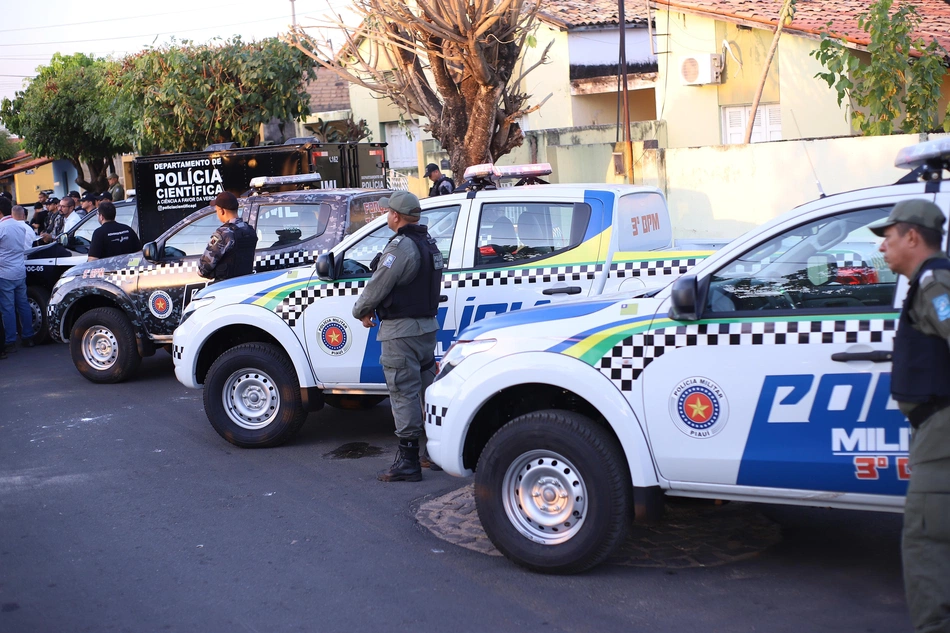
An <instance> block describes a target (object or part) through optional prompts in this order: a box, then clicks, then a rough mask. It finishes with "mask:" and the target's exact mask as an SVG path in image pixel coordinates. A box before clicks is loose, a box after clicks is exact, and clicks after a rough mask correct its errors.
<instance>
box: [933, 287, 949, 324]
mask: <svg viewBox="0 0 950 633" xmlns="http://www.w3.org/2000/svg"><path fill="white" fill-rule="evenodd" d="M931 303H933V306H934V310H936V311H937V318H938V319H940V320H941V321H946V320H947V319H950V296H948V295H947V293H943V294H942V295H938V296H936V297H934V298H933V299H932V300H931Z"/></svg>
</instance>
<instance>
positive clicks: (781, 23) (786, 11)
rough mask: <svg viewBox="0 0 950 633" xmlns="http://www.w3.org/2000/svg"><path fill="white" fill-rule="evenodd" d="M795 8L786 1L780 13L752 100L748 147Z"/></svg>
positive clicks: (789, 0)
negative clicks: (776, 53)
mask: <svg viewBox="0 0 950 633" xmlns="http://www.w3.org/2000/svg"><path fill="white" fill-rule="evenodd" d="M794 6H795V0H785V3H784V4H783V5H782V10H781V12H779V15H778V26H776V27H775V36H774V37H773V38H772V46H770V47H769V54H768V56H766V58H765V68H763V69H762V78H761V79H760V80H759V87H758V88H757V89H756V91H755V98H754V99H753V100H752V112H750V113H749V123H748V124H747V125H746V128H745V141H744V142H745V144H746V145H748V144H749V143H750V142H752V128H753V127H754V126H755V112H756V110H758V109H759V101H760V100H761V99H762V91H763V90H765V81H766V79H768V76H769V68H770V67H771V66H772V58H773V57H775V51H776V49H777V48H778V41H779V38H780V37H782V31H783V30H784V29H785V20H786V18H787V19H788V20H789V21H791V17H792V15H793V14H794ZM766 127H767V126H766Z"/></svg>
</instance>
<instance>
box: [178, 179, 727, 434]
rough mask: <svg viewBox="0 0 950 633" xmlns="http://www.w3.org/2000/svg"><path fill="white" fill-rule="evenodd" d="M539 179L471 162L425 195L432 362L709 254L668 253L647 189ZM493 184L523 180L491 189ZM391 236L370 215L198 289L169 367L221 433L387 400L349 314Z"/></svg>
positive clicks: (667, 232) (362, 331) (664, 220)
mask: <svg viewBox="0 0 950 633" xmlns="http://www.w3.org/2000/svg"><path fill="white" fill-rule="evenodd" d="M547 173H550V166H548V165H543V164H542V165H533V166H512V167H496V166H492V165H479V166H474V167H471V168H469V170H468V171H467V172H466V174H465V178H466V184H465V185H464V186H465V187H466V188H467V189H468V190H467V191H465V192H457V193H454V194H450V195H445V196H439V197H434V198H429V199H425V200H423V201H422V220H421V221H422V222H423V223H424V224H425V225H426V226H427V228H428V231H429V234H430V235H431V236H432V237H433V238H434V239H435V240H436V242H437V243H438V245H439V247H440V248H441V250H442V255H443V257H444V260H445V262H446V267H445V271H444V274H443V289H442V293H443V294H442V297H441V304H440V307H439V312H438V320H439V324H440V330H439V335H438V346H437V349H436V356H441V355H442V354H443V353H444V351H445V350H447V349H448V347H449V346H450V345H451V344H452V342H453V341H454V340H455V339H456V338H457V333H458V332H460V331H462V330H464V329H465V328H466V327H468V326H469V325H470V324H473V323H474V324H478V323H479V322H481V321H482V320H483V319H485V318H486V317H489V316H492V315H497V314H502V313H507V312H512V313H518V312H519V311H520V310H522V309H525V308H528V307H530V306H536V305H543V304H549V303H550V304H556V305H559V304H563V303H565V302H566V301H568V300H570V299H572V298H579V297H587V296H591V295H600V294H602V293H604V292H615V291H620V290H625V291H633V290H634V289H638V288H641V289H642V288H644V287H646V286H649V285H653V284H657V283H659V284H660V285H663V284H664V283H665V282H667V281H669V280H671V279H673V278H674V277H676V276H679V275H681V274H683V273H685V272H686V271H688V270H689V269H690V268H691V267H693V266H695V265H696V264H697V263H698V262H700V261H701V260H702V259H703V258H705V257H706V256H708V255H709V254H710V253H711V252H712V251H711V250H709V244H706V245H705V248H704V249H703V250H677V251H674V250H671V249H672V230H671V227H670V220H669V215H668V213H667V209H666V201H665V199H664V197H663V195H662V193H661V192H660V191H659V190H657V189H655V188H651V187H642V186H633V185H605V184H528V183H536V182H537V180H539V179H540V176H541V175H544V174H547ZM493 178H501V179H502V181H504V180H505V179H506V178H520V179H521V180H523V181H525V183H526V184H528V186H515V187H501V188H496V187H495V183H494V180H493ZM391 237H392V231H391V230H390V229H389V228H388V226H387V225H386V220H385V218H379V219H378V220H376V221H375V222H374V223H372V224H370V225H369V226H366V227H364V229H363V230H361V231H360V232H359V233H357V234H354V235H353V236H351V237H349V238H347V239H346V240H345V241H343V242H342V243H340V244H339V245H338V246H335V247H334V248H332V249H331V250H330V252H329V253H327V254H326V255H325V256H322V257H321V258H320V259H319V260H318V261H317V263H316V265H315V266H310V267H306V268H297V269H294V270H291V271H286V272H280V273H272V274H269V275H263V276H262V275H257V276H255V277H254V278H253V280H252V283H250V284H248V283H241V284H240V285H235V284H234V283H232V282H225V283H222V284H215V285H214V286H212V287H209V288H208V289H206V290H204V291H202V292H201V293H199V294H198V295H197V296H196V298H195V299H194V300H193V301H192V303H191V306H189V309H188V310H186V312H185V315H184V316H183V318H182V324H181V325H180V326H179V327H178V329H177V330H176V331H175V339H174V358H175V373H176V375H177V376H178V379H179V380H180V381H181V382H182V383H183V384H184V385H186V386H188V387H192V388H200V387H202V386H203V387H204V403H205V411H206V413H207V415H208V418H209V420H210V421H211V424H212V425H213V426H214V428H215V429H216V430H217V431H218V433H219V434H220V435H221V436H222V437H224V438H225V439H227V440H228V441H229V442H232V443H234V444H237V445H238V446H245V447H255V446H274V445H277V444H280V443H282V442H286V441H287V440H289V439H290V438H291V437H293V436H294V434H295V433H296V432H297V431H298V429H299V428H300V426H301V425H302V424H303V422H304V420H305V418H306V416H307V413H308V411H309V410H315V409H319V408H320V407H321V406H322V405H323V404H324V403H329V404H331V405H335V406H336V405H339V406H354V407H358V406H365V405H372V404H375V403H378V402H379V401H380V400H382V399H383V398H384V397H385V395H386V384H385V380H384V378H383V371H382V368H381V366H380V364H379V356H380V343H379V341H378V340H377V338H376V332H377V330H376V329H366V328H364V327H363V326H362V324H361V323H360V322H359V320H358V319H355V318H353V316H352V314H351V311H352V308H353V304H354V302H355V301H356V298H357V296H358V295H359V294H360V293H361V292H362V290H363V288H364V286H365V285H366V282H367V280H368V279H369V278H370V276H371V273H370V264H371V262H372V260H373V258H374V257H375V256H376V255H377V254H378V253H380V252H381V251H382V250H383V248H384V247H385V246H386V244H387V242H388V241H389V239H390V238H391ZM691 246H692V247H693V248H695V245H689V246H686V247H685V248H687V249H689V248H690V247H691ZM678 247H679V248H684V246H683V245H678Z"/></svg>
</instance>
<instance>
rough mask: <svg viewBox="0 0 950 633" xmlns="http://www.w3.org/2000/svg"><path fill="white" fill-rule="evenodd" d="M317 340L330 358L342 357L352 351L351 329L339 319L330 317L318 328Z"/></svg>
mask: <svg viewBox="0 0 950 633" xmlns="http://www.w3.org/2000/svg"><path fill="white" fill-rule="evenodd" d="M317 340H318V342H319V343H320V349H322V350H323V351H324V352H326V353H327V354H329V355H330V356H342V355H343V354H346V352H347V350H349V349H350V344H351V343H352V342H353V337H352V336H350V327H349V326H348V325H347V324H346V321H344V320H343V319H341V318H339V317H328V318H326V319H324V320H323V321H321V322H320V325H319V326H317Z"/></svg>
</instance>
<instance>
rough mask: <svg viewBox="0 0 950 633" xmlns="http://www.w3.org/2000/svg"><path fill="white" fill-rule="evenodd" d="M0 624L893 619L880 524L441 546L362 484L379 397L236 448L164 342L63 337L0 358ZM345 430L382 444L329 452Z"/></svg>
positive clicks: (375, 485)
mask: <svg viewBox="0 0 950 633" xmlns="http://www.w3.org/2000/svg"><path fill="white" fill-rule="evenodd" d="M0 376H2V380H0V438H2V439H0V631H2V632H4V633H5V632H33V631H42V632H45V631H51V632H52V631H56V632H69V631H96V632H100V631H102V632H104V631H135V632H147V631H202V632H214V631H228V632H231V631H256V632H264V631H347V632H351V631H406V630H417V631H428V632H433V633H435V632H438V631H452V632H453V633H454V632H465V631H494V632H504V631H519V632H520V631H537V630H543V631H565V632H567V631H570V632H571V633H578V632H585V631H591V632H604V631H618V632H619V631H624V632H629V631H650V632H653V631H671V632H672V631H675V632H681V631H687V630H702V631H704V633H709V632H712V631H724V632H725V631H728V632H730V633H732V632H737V631H769V632H772V631H776V632H778V631H796V632H799V631H835V632H850V631H860V632H884V631H886V632H895V631H909V630H910V626H909V624H908V616H907V610H906V606H905V602H904V597H903V589H902V583H901V574H900V554H899V549H900V522H901V517H900V516H899V515H890V514H867V513H858V512H842V511H830V510H815V509H803V508H793V507H776V506H769V507H766V508H764V509H763V512H765V513H766V514H767V516H769V517H770V518H771V519H773V520H775V521H777V522H778V523H779V524H780V525H781V527H782V541H781V542H780V543H779V544H778V545H775V546H773V547H771V548H770V549H768V550H766V551H765V552H763V553H762V554H760V555H759V556H756V557H754V558H752V559H749V560H745V561H742V562H738V563H731V564H727V565H723V566H719V567H711V568H695V569H685V570H675V571H674V570H670V569H643V568H631V567H622V566H617V565H604V566H601V567H599V568H597V569H595V570H593V571H591V572H589V573H587V574H584V575H580V576H573V577H556V576H543V575H538V574H533V573H530V572H527V571H524V570H522V569H521V568H519V567H516V566H515V565H513V564H511V563H510V562H508V561H507V560H506V559H504V558H502V557H492V556H487V555H485V554H481V553H478V552H474V551H470V550H467V549H462V548H460V547H457V546H454V545H450V544H448V543H446V542H444V541H441V540H439V539H438V538H436V537H435V536H434V535H433V534H432V533H430V532H429V531H428V530H426V529H424V528H422V527H420V525H419V524H418V523H417V521H416V520H415V510H416V508H418V506H419V505H420V504H421V503H423V502H424V501H425V500H427V499H431V498H433V497H437V496H440V495H443V494H446V493H447V492H450V491H452V490H455V489H457V488H459V487H461V486H462V485H464V484H465V483H466V482H465V481H463V480H459V479H455V478H452V477H449V476H448V475H446V474H445V473H430V472H428V471H426V472H425V479H424V481H423V482H421V483H416V484H406V483H398V484H383V483H379V482H377V481H376V479H375V473H376V471H377V470H379V469H382V468H385V467H387V466H388V465H389V463H390V462H391V459H392V454H393V452H394V450H395V446H396V440H395V437H394V436H393V434H392V419H391V417H390V415H389V410H388V406H387V403H384V404H383V405H380V406H378V407H376V408H375V409H373V410H371V411H367V412H349V411H338V410H334V409H330V408H327V409H324V410H323V411H321V412H319V413H314V414H312V415H311V417H310V420H309V421H308V423H307V425H306V426H305V427H304V430H303V432H302V433H301V435H300V436H299V437H298V439H297V440H295V441H294V442H293V443H292V444H290V445H287V446H283V447H280V448H275V449H263V450H242V449H239V448H236V447H234V446H231V445H230V444H228V443H226V442H225V441H224V440H222V439H221V438H220V437H219V436H218V435H217V434H216V433H215V432H214V430H213V429H212V428H211V426H210V424H208V422H207V419H206V418H205V414H204V410H203V407H202V404H201V393H200V392H198V391H190V390H187V389H185V388H184V387H182V386H181V385H180V384H179V383H178V382H176V381H175V378H174V375H173V372H172V361H171V358H170V357H169V356H168V355H167V354H165V353H164V352H159V354H158V355H157V356H156V357H154V358H151V359H146V360H145V362H144V363H143V365H142V369H141V370H140V372H139V375H138V377H137V378H136V379H135V380H133V381H131V382H128V383H126V384H121V385H94V384H92V383H89V382H87V381H86V380H85V379H83V378H82V377H81V376H80V375H79V373H78V372H77V371H76V370H75V368H74V367H73V365H72V363H71V361H70V360H69V354H68V350H67V348H66V346H63V345H47V346H42V347H38V348H35V349H32V350H21V351H20V352H18V353H16V354H13V355H11V356H10V358H9V359H8V360H3V361H0ZM350 442H367V443H369V444H370V445H371V446H375V447H379V448H381V449H383V452H382V454H380V455H377V456H371V457H364V458H362V459H331V458H329V457H326V455H327V454H329V453H331V452H332V451H333V450H334V449H337V448H339V447H340V446H341V445H344V444H347V443H350Z"/></svg>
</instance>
